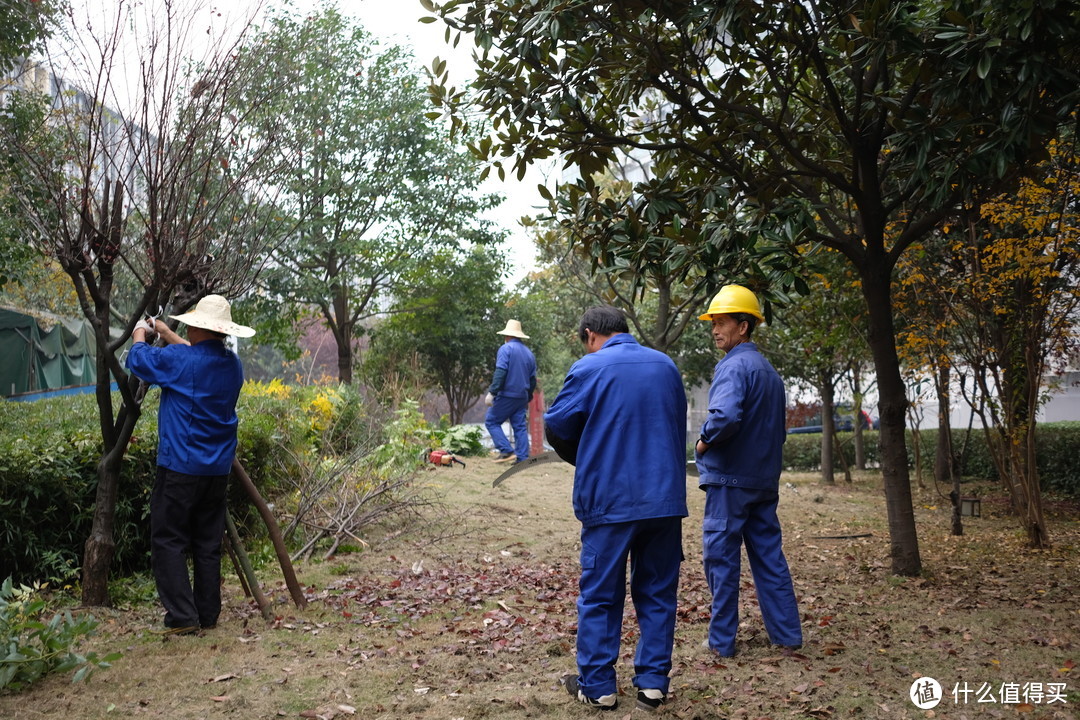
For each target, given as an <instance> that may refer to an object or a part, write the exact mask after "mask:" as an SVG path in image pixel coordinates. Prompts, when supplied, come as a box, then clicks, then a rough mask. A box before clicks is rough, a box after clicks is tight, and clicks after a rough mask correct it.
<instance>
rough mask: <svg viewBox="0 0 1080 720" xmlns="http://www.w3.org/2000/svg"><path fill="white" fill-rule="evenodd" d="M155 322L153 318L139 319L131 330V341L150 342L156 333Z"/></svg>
mask: <svg viewBox="0 0 1080 720" xmlns="http://www.w3.org/2000/svg"><path fill="white" fill-rule="evenodd" d="M156 327H157V323H156V322H155V321H154V318H152V317H148V318H146V319H145V320H140V321H139V322H137V323H135V329H134V330H132V332H131V340H132V342H150V341H151V340H153V339H154V337H155V335H156V334H157V333H156V331H155V328H156Z"/></svg>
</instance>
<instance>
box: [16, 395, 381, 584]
mask: <svg viewBox="0 0 1080 720" xmlns="http://www.w3.org/2000/svg"><path fill="white" fill-rule="evenodd" d="M115 397H118V396H115ZM157 398H158V393H157V391H151V392H150V393H149V394H148V395H147V399H146V401H145V403H144V405H143V414H142V416H141V417H140V418H139V422H138V425H136V428H135V433H134V437H133V441H132V443H131V445H130V446H129V448H128V453H127V456H126V457H125V459H124V464H123V468H122V471H121V478H120V488H119V501H118V503H117V513H116V531H115V533H114V539H115V540H116V543H117V546H116V553H115V556H114V566H113V567H114V570H115V572H116V574H117V575H121V574H127V573H131V572H139V571H144V570H147V569H149V563H150V554H149V529H150V519H149V517H150V516H149V499H150V490H151V488H152V486H153V482H154V475H155V466H156V448H157ZM358 407H363V403H361V402H360V401H359V400H358V398H357V397H356V394H355V392H353V391H351V390H349V389H347V388H342V389H339V388H321V387H311V388H295V387H288V386H282V385H281V384H280V383H270V384H260V383H247V384H246V385H245V386H244V393H243V394H242V395H241V398H240V403H239V407H238V408H237V413H238V415H239V417H240V428H239V442H240V444H239V451H238V455H239V457H240V461H241V463H243V465H244V468H245V470H247V472H248V474H249V475H250V476H251V478H252V480H253V481H254V482H255V484H256V486H257V487H258V488H259V490H260V492H261V493H262V494H263V495H264V497H267V498H269V499H273V498H274V497H276V496H277V494H278V493H280V492H281V491H282V490H283V489H284V488H285V487H286V483H285V477H286V476H287V475H289V474H290V473H291V472H294V469H295V465H296V461H297V459H298V458H302V457H304V456H305V455H307V454H310V453H313V452H315V451H316V449H317V448H318V446H319V445H321V444H324V443H332V444H341V445H343V446H345V445H348V443H349V442H350V441H349V439H348V437H350V436H351V434H352V433H357V434H360V435H363V436H365V437H368V436H370V434H371V432H372V427H373V426H374V425H375V421H373V420H372V421H368V422H366V423H365V422H363V420H364V418H363V417H362V410H358V409H357V408H358ZM343 418H345V419H347V420H348V423H347V424H346V423H344V422H342V419H343ZM346 427H347V428H348V431H347V432H346V431H345V430H343V428H346ZM100 453H101V439H100V434H99V430H98V411H97V404H96V402H95V399H94V396H93V395H79V396H62V397H55V398H49V399H45V400H39V401H36V402H0V578H7V577H11V578H13V580H14V582H15V583H16V584H18V583H27V584H29V583H32V582H35V581H47V582H49V583H51V584H52V585H54V586H58V585H60V586H62V585H64V584H67V583H69V582H72V581H74V580H76V579H77V572H78V568H79V567H80V564H81V562H82V553H83V544H84V543H85V541H86V538H87V537H88V535H89V532H90V527H91V524H92V520H93V511H94V495H95V491H96V486H97V463H98V460H99V458H100ZM230 493H231V495H230V507H231V508H232V511H233V515H234V517H236V519H237V523H238V524H240V525H241V526H244V527H246V528H247V530H248V532H249V533H262V532H263V529H262V528H260V526H259V523H260V521H259V520H258V516H257V513H256V512H255V510H254V508H253V507H252V506H251V505H250V503H249V502H248V501H247V499H246V497H244V496H243V495H242V493H241V492H240V491H239V490H238V488H237V486H236V483H233V484H232V487H231V489H230Z"/></svg>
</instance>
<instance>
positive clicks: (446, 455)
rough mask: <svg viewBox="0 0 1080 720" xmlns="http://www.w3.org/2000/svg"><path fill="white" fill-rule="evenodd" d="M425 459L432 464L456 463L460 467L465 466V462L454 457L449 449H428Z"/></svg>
mask: <svg viewBox="0 0 1080 720" xmlns="http://www.w3.org/2000/svg"><path fill="white" fill-rule="evenodd" d="M427 461H428V462H429V463H431V464H432V465H451V466H452V465H453V464H454V463H457V464H458V465H460V466H461V467H465V463H463V462H461V461H460V460H458V459H457V458H456V457H454V454H453V453H451V452H450V451H449V450H428V454H427Z"/></svg>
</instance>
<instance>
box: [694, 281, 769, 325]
mask: <svg viewBox="0 0 1080 720" xmlns="http://www.w3.org/2000/svg"><path fill="white" fill-rule="evenodd" d="M732 313H746V314H747V315H753V316H754V317H756V318H757V319H758V320H760V321H761V322H765V316H764V315H762V314H761V305H759V304H758V299H757V295H754V293H752V292H750V291H749V290H747V289H746V288H744V287H743V286H742V285H725V286H724V287H722V288H720V292H718V293H716V295H715V296H714V297H713V299H712V302H711V303H709V309H708V310H706V311H705V314H704V315H699V316H698V319H699V320H712V316H713V315H731V314H732Z"/></svg>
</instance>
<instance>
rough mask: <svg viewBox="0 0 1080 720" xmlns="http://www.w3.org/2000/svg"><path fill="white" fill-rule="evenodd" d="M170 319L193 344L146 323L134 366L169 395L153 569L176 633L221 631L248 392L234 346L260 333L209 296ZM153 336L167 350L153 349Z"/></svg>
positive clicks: (162, 421)
mask: <svg viewBox="0 0 1080 720" xmlns="http://www.w3.org/2000/svg"><path fill="white" fill-rule="evenodd" d="M171 317H172V318H173V319H174V320H178V321H180V322H181V323H183V324H184V325H186V326H187V328H188V329H187V339H184V338H182V337H180V336H179V335H177V334H176V332H175V331H173V330H172V329H171V328H169V326H168V325H166V324H165V323H164V322H155V321H154V320H153V319H152V318H150V319H147V320H140V321H139V323H138V324H137V325H136V326H135V329H134V331H133V332H132V341H133V344H132V346H131V350H130V352H129V353H128V357H127V365H128V368H129V369H130V370H131V372H132V373H134V374H135V376H136V377H138V378H140V379H141V380H144V381H146V382H147V383H150V384H153V385H158V386H160V387H161V401H160V404H159V408H158V448H157V477H156V479H155V481H154V489H153V492H152V493H151V495H150V562H151V565H152V566H153V571H154V582H155V584H156V585H157V591H158V597H159V598H160V600H161V604H162V605H163V606H164V607H165V626H166V628H168V630H167V632H170V633H175V634H189V633H194V632H198V631H199V630H200V628H201V629H208V628H213V627H215V626H216V625H217V622H218V615H219V614H220V613H221V540H222V536H223V534H224V531H225V511H226V509H225V498H226V490H227V488H228V480H229V471H230V469H231V468H232V463H233V458H234V457H235V456H236V442H237V436H236V429H237V424H238V420H237V417H236V402H237V399H238V398H239V396H240V388H241V386H242V385H243V384H244V371H243V368H242V367H241V364H240V358H238V357H237V356H236V353H234V352H233V351H232V350H230V349H229V348H228V347H226V345H225V338H226V337H227V336H229V335H233V336H236V337H251V336H252V335H254V334H255V331H254V330H253V329H251V328H249V327H245V326H244V325H238V324H237V323H234V322H233V321H232V311H231V308H230V306H229V302H228V300H226V299H225V298H223V297H221V296H220V295H207V296H206V297H204V298H203V299H202V300H200V301H199V302H198V304H197V305H196V306H195V309H194V310H192V311H190V312H187V313H185V314H183V315H173V316H171ZM154 335H158V336H160V337H161V338H162V340H164V341H165V343H166V345H165V346H164V347H153V346H151V345H150V344H148V342H147V341H148V340H149V339H150V338H152V337H153V336H154ZM189 555H190V557H191V565H192V572H191V579H190V580H189V575H188V556H189Z"/></svg>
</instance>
